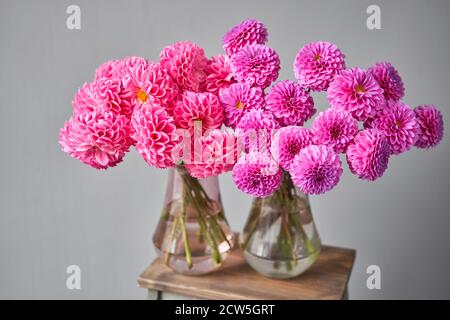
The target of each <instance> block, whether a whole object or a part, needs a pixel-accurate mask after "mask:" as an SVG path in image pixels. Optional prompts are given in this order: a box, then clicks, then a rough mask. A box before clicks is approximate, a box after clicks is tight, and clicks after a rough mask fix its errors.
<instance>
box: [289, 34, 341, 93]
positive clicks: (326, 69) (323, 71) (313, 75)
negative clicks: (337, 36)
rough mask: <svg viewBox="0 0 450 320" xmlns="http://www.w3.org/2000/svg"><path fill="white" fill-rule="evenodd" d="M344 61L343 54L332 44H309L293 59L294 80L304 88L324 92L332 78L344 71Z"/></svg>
mask: <svg viewBox="0 0 450 320" xmlns="http://www.w3.org/2000/svg"><path fill="white" fill-rule="evenodd" d="M344 59H345V56H344V54H343V53H342V52H341V50H339V49H338V47H336V45H335V44H333V43H330V42H324V41H318V42H312V43H309V44H307V45H305V46H304V47H303V48H301V49H300V51H299V52H298V53H297V56H296V57H295V60H294V73H295V78H296V79H297V80H298V82H299V83H300V85H301V86H302V87H304V88H309V89H311V90H313V91H325V90H327V88H328V85H329V84H330V82H331V81H332V80H333V78H334V76H335V75H337V74H338V73H339V72H340V71H341V70H344V69H345V61H344Z"/></svg>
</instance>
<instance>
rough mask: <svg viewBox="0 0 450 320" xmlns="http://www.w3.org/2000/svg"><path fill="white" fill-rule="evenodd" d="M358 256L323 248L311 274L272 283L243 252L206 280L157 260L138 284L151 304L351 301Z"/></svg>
mask: <svg viewBox="0 0 450 320" xmlns="http://www.w3.org/2000/svg"><path fill="white" fill-rule="evenodd" d="M355 255H356V252H355V250H351V249H343V248H336V247H330V246H323V247H322V251H321V253H320V255H319V257H318V258H317V261H316V262H315V264H314V265H313V266H312V267H311V268H310V269H309V270H307V271H306V272H305V273H304V274H302V275H300V276H299V277H297V278H293V279H288V280H276V279H270V278H266V277H264V276H262V275H261V274H259V273H257V272H256V271H254V270H253V269H252V268H251V267H250V266H249V265H247V263H246V262H245V260H244V257H243V256H242V253H241V251H240V250H239V248H237V249H234V250H233V251H232V252H231V253H230V255H229V256H228V257H227V259H226V260H225V262H224V264H223V266H222V268H220V269H219V270H218V271H216V272H213V273H210V274H207V275H203V276H185V275H182V274H178V273H176V272H174V271H172V270H171V269H169V268H168V267H167V266H166V265H165V264H164V262H163V260H162V259H161V258H157V259H155V261H153V263H152V264H151V265H150V266H149V267H148V268H147V269H146V270H145V271H144V272H143V273H142V274H141V276H140V277H139V279H138V283H139V286H140V287H142V288H146V289H148V299H151V300H174V299H184V300H195V299H215V300H216V299H217V300H221V299H223V300H229V299H232V300H234V299H237V300H247V299H251V300H259V299H261V300H265V299H269V300H285V299H290V300H301V299H347V298H348V296H347V284H348V280H349V278H350V273H351V271H352V268H353V263H354V260H355Z"/></svg>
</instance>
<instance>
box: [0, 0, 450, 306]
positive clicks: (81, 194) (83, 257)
mask: <svg viewBox="0 0 450 320" xmlns="http://www.w3.org/2000/svg"><path fill="white" fill-rule="evenodd" d="M372 3H378V4H379V5H380V6H381V10H382V15H381V17H382V30H378V31H370V30H368V29H367V28H366V17H367V15H366V13H365V11H366V8H367V6H368V5H369V4H372ZM70 4H78V5H80V7H81V12H82V17H81V18H82V26H81V30H79V31H70V30H68V29H67V28H66V26H65V21H66V17H67V14H66V13H65V11H66V7H67V6H68V5H70ZM249 16H254V17H257V18H259V19H261V20H262V21H264V22H265V23H266V24H267V27H268V28H269V32H270V37H269V38H270V40H269V45H270V46H272V47H273V48H275V49H276V50H277V51H278V53H279V54H280V57H281V61H282V71H281V78H285V79H286V78H290V79H292V78H293V74H292V70H291V66H292V61H293V58H294V56H295V54H296V53H297V50H298V49H299V48H300V47H301V46H302V45H303V44H305V43H306V42H309V41H313V40H319V39H321V40H329V41H333V42H335V43H336V44H338V46H339V47H340V48H341V49H342V50H343V51H344V52H345V53H346V55H347V64H348V66H362V67H367V66H369V65H370V64H372V63H373V62H375V61H377V60H385V59H388V60H390V61H392V63H393V64H394V65H395V66H396V67H397V68H398V69H399V71H400V72H401V74H402V76H403V79H404V81H405V85H406V88H407V95H406V98H405V101H406V102H407V103H410V104H411V105H417V104H420V103H427V102H428V103H434V104H436V105H439V106H440V107H441V110H442V111H443V113H444V117H445V120H447V123H449V121H448V120H449V115H450V113H449V101H450V90H449V76H450V67H449V66H450V64H449V61H448V58H449V54H448V52H449V50H450V43H449V38H450V33H449V30H450V28H449V27H450V2H449V1H445V0H443V1H426V2H425V1H420V2H419V1H376V0H372V1H360V0H354V1H256V0H255V1H193V0H190V1H81V0H71V1H56V0H55V1H17V0H14V1H5V0H2V1H1V2H0V45H1V50H0V104H1V109H0V115H1V116H0V121H1V125H0V133H1V134H0V146H1V157H0V213H1V214H0V298H32V299H34V298H64V299H66V298H67V299H77V298H88V299H90V298H106V299H109V298H125V299H128V298H138V299H139V298H144V297H145V293H144V291H143V290H142V289H139V288H137V286H136V277H137V276H138V275H139V273H140V272H141V271H142V270H143V269H144V268H145V267H146V266H147V265H148V264H149V263H150V261H151V260H152V259H153V258H154V256H155V254H154V251H153V248H152V245H151V235H152V233H153V229H154V227H155V225H156V222H157V219H158V215H159V210H160V207H161V204H162V199H163V195H164V185H165V179H166V172H165V171H158V170H156V169H152V168H148V167H147V166H146V164H145V163H144V161H143V160H141V159H140V157H139V156H138V155H137V153H136V152H135V151H133V152H131V153H130V154H129V155H127V156H126V159H125V162H124V163H123V164H121V165H120V166H119V167H117V168H114V169H111V170H108V171H107V172H100V171H96V170H93V169H91V168H89V167H87V166H84V165H82V164H81V163H79V162H77V161H76V160H74V159H72V158H70V157H69V156H67V155H66V154H64V153H63V152H61V151H60V148H59V146H58V130H59V128H60V127H61V126H62V125H63V122H64V121H65V120H66V119H68V118H69V116H70V114H71V99H72V96H73V94H74V92H75V91H76V89H77V87H78V86H80V85H81V84H82V83H83V82H84V81H87V80H88V79H90V78H91V77H92V74H93V71H94V68H95V67H96V66H97V65H99V64H100V63H101V62H103V61H105V60H107V59H111V58H119V57H122V56H125V55H141V56H146V57H150V58H153V59H157V58H158V53H159V51H160V50H161V48H162V47H163V46H165V45H167V44H170V43H172V42H175V41H178V40H192V41H195V42H197V43H198V44H200V45H201V46H203V47H204V48H205V50H206V52H207V54H208V55H214V54H218V53H220V52H221V36H222V35H223V34H224V32H225V31H226V30H228V28H230V27H231V26H233V25H234V24H236V23H237V22H239V21H241V20H243V19H244V18H246V17H249ZM315 101H316V104H317V106H318V108H319V110H322V109H324V108H325V107H326V100H325V97H324V95H323V94H316V95H315ZM449 151H450V143H449V139H448V135H446V136H445V137H444V140H443V142H442V144H441V145H440V146H439V147H438V148H437V149H436V150H433V151H431V152H426V151H421V150H413V151H412V152H409V153H407V154H403V155H401V156H397V157H393V158H392V159H391V162H390V167H389V171H387V173H386V174H385V176H384V177H383V178H382V179H380V180H379V181H377V182H375V183H366V182H362V181H359V180H358V179H356V178H355V177H354V176H352V175H351V174H350V173H349V171H348V170H345V172H344V175H343V179H342V182H341V184H340V185H339V186H338V187H337V188H336V189H335V190H333V191H332V192H330V193H328V194H326V195H323V196H320V197H312V205H313V210H314V215H315V218H316V220H317V225H318V229H319V231H320V233H321V236H322V239H323V241H324V243H327V244H332V245H338V246H343V247H349V248H355V249H357V251H358V253H357V260H356V265H355V268H354V272H353V274H352V277H351V281H350V295H351V297H353V298H369V299H372V298H450V275H449V270H450V258H449V250H448V247H449V245H450V232H449V231H448V227H449V225H450V224H449V222H450V212H449V207H450V197H449V188H450V179H449V178H450V172H449ZM221 187H222V193H223V199H224V203H225V206H226V211H227V215H228V217H229V220H230V223H231V225H232V227H233V228H234V229H235V230H240V229H241V228H242V226H243V223H244V220H245V218H246V215H247V208H248V206H249V203H250V199H249V198H248V197H247V196H246V195H244V194H242V193H240V192H238V191H237V190H236V188H235V187H234V185H233V183H232V180H231V177H230V175H225V176H224V177H222V178H221ZM70 264H77V265H79V266H80V267H81V269H82V290H80V291H76V290H74V291H70V290H67V289H66V287H65V280H66V274H65V269H66V267H67V266H68V265H70ZM371 264H377V265H379V266H380V267H381V272H382V279H381V285H382V289H381V290H372V291H371V290H368V289H367V288H366V285H365V283H366V278H367V275H366V268H367V266H368V265H371Z"/></svg>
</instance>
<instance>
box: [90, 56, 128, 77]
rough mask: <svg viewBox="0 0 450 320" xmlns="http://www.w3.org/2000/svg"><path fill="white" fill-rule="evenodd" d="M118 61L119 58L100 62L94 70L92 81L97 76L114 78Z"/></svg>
mask: <svg viewBox="0 0 450 320" xmlns="http://www.w3.org/2000/svg"><path fill="white" fill-rule="evenodd" d="M120 61H121V60H109V61H106V62H105V63H102V64H101V65H100V66H99V67H98V68H97V70H95V76H94V81H95V80H97V79H99V78H114V77H115V76H116V70H117V67H118V65H119V64H120Z"/></svg>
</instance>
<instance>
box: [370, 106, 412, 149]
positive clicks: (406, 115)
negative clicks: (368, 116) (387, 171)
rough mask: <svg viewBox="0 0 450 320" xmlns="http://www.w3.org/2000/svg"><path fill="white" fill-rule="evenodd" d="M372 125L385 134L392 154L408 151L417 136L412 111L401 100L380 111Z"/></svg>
mask: <svg viewBox="0 0 450 320" xmlns="http://www.w3.org/2000/svg"><path fill="white" fill-rule="evenodd" d="M372 126H373V128H375V129H378V130H380V131H381V132H382V133H383V134H384V135H385V136H386V138H387V141H388V143H389V146H390V147H391V152H392V153H393V154H400V153H402V152H405V151H408V150H409V149H411V147H412V146H413V145H414V143H415V142H416V141H417V138H418V133H419V126H418V124H417V120H416V116H415V115H414V111H413V110H412V109H411V108H410V107H409V106H407V105H406V104H403V103H401V102H396V103H395V104H393V105H392V107H391V108H390V109H385V110H384V111H383V112H381V114H380V115H379V116H378V117H377V118H376V119H375V120H374V121H373V123H372Z"/></svg>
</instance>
